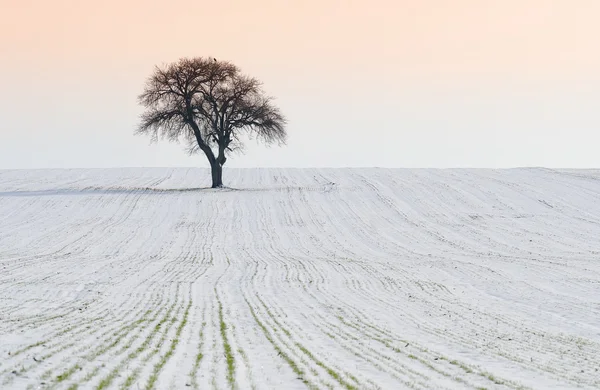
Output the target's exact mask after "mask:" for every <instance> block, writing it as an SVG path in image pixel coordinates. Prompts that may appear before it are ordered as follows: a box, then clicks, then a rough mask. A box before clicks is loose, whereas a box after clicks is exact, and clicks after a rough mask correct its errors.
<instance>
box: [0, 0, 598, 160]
mask: <svg viewBox="0 0 600 390" xmlns="http://www.w3.org/2000/svg"><path fill="white" fill-rule="evenodd" d="M599 19H600V1H597V0H452V1H450V0H411V1H408V0H389V1H388V0H369V1H366V0H287V1H286V0H252V1H248V0H218V1H216V0H212V1H205V0H171V1H165V0H162V1H154V0H127V1H123V0H103V1H91V0H52V1H48V0H0V86H1V88H2V91H1V92H0V169H14V168H88V167H97V168H103V167H143V166H161V167H171V166H173V167H175V166H185V167H189V166H199V167H205V166H208V163H207V161H206V158H205V157H204V156H203V155H194V156H189V155H188V154H186V152H185V151H184V149H185V145H178V144H173V143H168V142H166V141H163V142H159V143H157V144H150V140H149V139H148V138H144V137H142V136H135V135H134V134H133V132H134V129H135V128H136V125H137V123H138V120H139V115H140V113H141V112H142V109H141V107H140V106H139V105H138V103H137V100H136V98H137V96H138V94H139V93H140V92H141V91H142V88H143V85H144V81H145V79H146V78H147V77H148V76H149V75H150V73H151V72H152V70H153V68H154V66H155V65H161V64H166V63H169V62H173V61H176V60H178V59H179V58H181V57H194V56H210V57H216V58H217V59H222V60H229V61H231V62H233V63H235V64H236V65H238V66H239V67H240V68H241V69H242V70H243V71H244V73H246V74H249V75H251V76H254V77H257V78H258V79H260V80H261V81H263V83H264V89H265V91H266V92H267V93H268V94H269V95H271V96H273V97H274V98H275V102H276V104H277V105H278V106H279V107H280V109H281V110H282V111H283V113H284V114H285V115H286V116H287V118H288V121H289V123H288V127H287V130H288V134H289V139H288V142H287V145H286V146H284V147H277V146H271V147H266V146H264V145H260V144H257V143H256V142H255V141H249V142H248V143H247V147H246V149H245V152H244V153H243V154H236V155H233V156H231V157H230V158H229V159H228V161H227V166H230V167H354V166H361V167H370V166H377V167H406V168H413V167H434V168H449V167H481V168H509V167H522V166H544V167H549V168H560V167H564V168H598V167H600V153H599V152H598V148H599V147H598V145H600V50H599V49H600V43H599V42H600V41H599V40H598V39H599V38H598V37H600V23H598V20H599Z"/></svg>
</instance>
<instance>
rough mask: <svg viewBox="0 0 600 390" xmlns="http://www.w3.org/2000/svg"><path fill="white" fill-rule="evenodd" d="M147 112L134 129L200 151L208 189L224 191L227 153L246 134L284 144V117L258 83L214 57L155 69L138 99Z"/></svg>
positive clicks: (239, 145)
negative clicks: (205, 165) (206, 168)
mask: <svg viewBox="0 0 600 390" xmlns="http://www.w3.org/2000/svg"><path fill="white" fill-rule="evenodd" d="M138 100H139V102H140V104H141V105H143V106H144V108H145V111H144V112H143V114H142V116H141V123H140V125H139V127H138V129H137V131H136V133H138V134H147V135H150V136H151V137H152V140H153V141H157V140H158V139H159V138H166V139H168V140H170V141H174V142H179V141H180V140H184V141H186V142H188V143H189V146H190V148H189V151H190V153H193V152H195V151H198V150H201V151H202V152H204V154H205V155H206V158H207V159H208V162H209V163H210V166H211V172H212V187H213V188H215V187H222V186H223V180H222V172H223V165H224V164H225V161H227V158H226V154H228V153H229V152H231V151H233V150H235V149H236V148H239V147H241V146H242V145H241V142H240V138H239V136H240V135H241V133H243V132H244V133H247V134H250V135H251V136H255V137H257V138H258V139H260V140H262V141H264V142H265V143H267V144H271V143H278V144H280V145H281V144H284V143H285V140H286V136H287V133H286V130H285V124H286V119H285V117H284V116H283V115H282V114H281V113H280V111H279V109H278V108H277V107H276V106H275V105H273V102H272V98H271V97H269V96H266V95H265V94H264V92H263V90H262V86H261V83H260V82H259V81H258V80H257V79H255V78H252V77H248V76H246V75H243V74H241V72H240V69H239V68H238V67H237V66H235V65H233V64H231V63H229V62H226V61H217V60H216V59H214V58H202V57H199V58H183V59H181V60H179V61H178V62H175V63H171V64H169V65H166V66H164V67H156V68H155V70H154V73H153V74H152V75H151V76H150V77H149V78H148V79H147V81H146V86H145V88H144V92H143V93H142V94H141V95H140V96H139V97H138Z"/></svg>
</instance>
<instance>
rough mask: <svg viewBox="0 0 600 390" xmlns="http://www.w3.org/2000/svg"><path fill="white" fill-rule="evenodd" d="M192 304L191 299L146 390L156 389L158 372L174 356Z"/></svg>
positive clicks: (155, 366) (155, 367)
mask: <svg viewBox="0 0 600 390" xmlns="http://www.w3.org/2000/svg"><path fill="white" fill-rule="evenodd" d="M191 306H192V301H190V302H189V303H188V305H187V307H186V308H185V312H184V313H183V319H182V320H181V322H180V323H179V326H178V327H177V330H176V331H175V337H174V338H173V341H171V345H170V346H169V349H168V350H167V352H166V353H165V354H164V355H163V356H162V358H161V359H160V361H159V362H158V363H156V364H155V365H154V370H153V371H152V375H151V376H150V378H148V383H147V384H146V390H150V389H154V386H155V385H156V380H157V379H158V374H159V373H160V371H161V370H162V368H163V367H164V366H165V364H167V362H168V361H169V359H170V358H171V356H173V353H174V352H175V349H176V348H177V345H178V344H179V338H180V337H181V332H182V331H183V328H185V326H186V325H187V321H188V315H189V313H190V307H191ZM173 320H175V318H173Z"/></svg>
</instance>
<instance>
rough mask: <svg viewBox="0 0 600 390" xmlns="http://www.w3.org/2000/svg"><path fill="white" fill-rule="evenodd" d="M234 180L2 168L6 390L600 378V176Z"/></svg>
mask: <svg viewBox="0 0 600 390" xmlns="http://www.w3.org/2000/svg"><path fill="white" fill-rule="evenodd" d="M225 175H226V176H225V179H226V182H227V184H228V185H229V186H230V188H227V189H222V190H211V189H207V188H204V187H206V186H207V185H208V184H209V183H208V181H207V180H208V176H209V175H208V172H207V171H206V170H202V169H181V168H178V169H106V170H100V169H97V170H30V171H27V170H25V171H0V388H2V389H71V390H73V389H127V388H131V389H161V390H162V389H187V388H190V389H207V388H214V389H296V388H297V389H302V388H310V389H321V388H323V389H325V388H329V389H338V388H339V389H377V388H379V389H403V388H412V389H463V388H473V389H483V388H485V389H528V388H533V389H569V388H582V389H592V388H600V372H599V369H600V171H593V170H579V171H578V170H571V171H569V170H549V169H513V170H391V169H253V170H235V169H228V170H226V172H225Z"/></svg>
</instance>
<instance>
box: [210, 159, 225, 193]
mask: <svg viewBox="0 0 600 390" xmlns="http://www.w3.org/2000/svg"><path fill="white" fill-rule="evenodd" d="M210 170H211V173H212V188H221V187H223V167H222V166H221V164H219V163H218V162H217V161H213V162H211V163H210Z"/></svg>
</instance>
